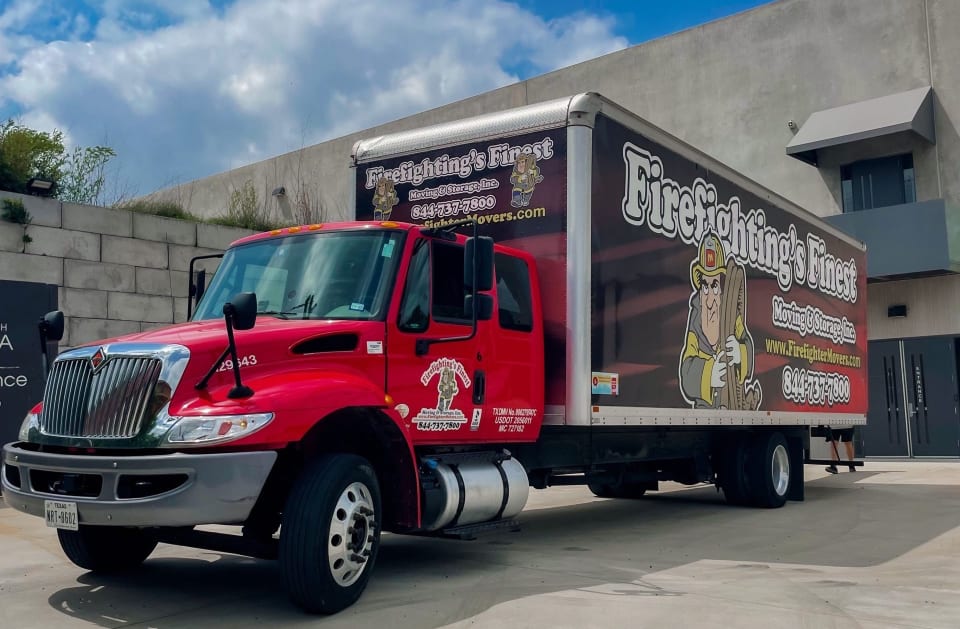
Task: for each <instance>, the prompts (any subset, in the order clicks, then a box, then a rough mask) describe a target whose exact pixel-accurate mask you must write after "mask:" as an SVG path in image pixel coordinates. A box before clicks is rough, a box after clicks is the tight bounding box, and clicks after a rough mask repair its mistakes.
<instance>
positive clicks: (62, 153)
mask: <svg viewBox="0 0 960 629" xmlns="http://www.w3.org/2000/svg"><path fill="white" fill-rule="evenodd" d="M115 156H116V153H115V152H114V150H113V149H111V148H109V147H106V146H93V147H81V146H77V147H74V148H73V151H72V152H71V153H68V152H67V149H66V147H65V146H64V144H63V132H61V131H59V130H56V131H53V132H52V133H48V132H45V131H36V130H34V129H30V128H28V127H25V126H23V125H21V124H19V123H16V122H14V121H13V120H12V119H11V120H8V121H7V122H6V123H4V124H3V125H2V126H0V190H9V191H11V192H20V193H26V192H27V182H29V181H30V179H32V178H35V177H36V178H39V179H49V180H51V181H55V182H56V183H57V187H56V189H55V191H54V196H56V197H57V198H58V199H60V200H62V201H67V202H70V203H88V204H90V203H96V202H97V201H98V200H100V196H101V193H102V192H103V189H104V183H105V175H104V173H105V169H106V165H107V163H108V162H109V161H110V160H111V159H112V158H114V157H115Z"/></svg>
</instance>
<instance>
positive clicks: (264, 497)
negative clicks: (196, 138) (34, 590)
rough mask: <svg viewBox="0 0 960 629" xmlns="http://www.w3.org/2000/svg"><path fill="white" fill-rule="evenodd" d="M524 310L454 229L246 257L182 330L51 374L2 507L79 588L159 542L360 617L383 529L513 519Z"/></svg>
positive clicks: (525, 292)
mask: <svg viewBox="0 0 960 629" xmlns="http://www.w3.org/2000/svg"><path fill="white" fill-rule="evenodd" d="M539 292H540V291H539V285H538V283H537V276H536V267H535V262H534V260H533V259H532V258H531V257H530V256H529V255H527V254H525V253H524V252H522V251H516V250H511V249H509V248H507V247H501V246H494V244H493V242H492V240H490V239H489V238H480V237H477V236H473V237H470V238H468V237H466V236H465V235H463V234H457V233H455V231H454V229H453V228H447V229H428V228H423V227H418V226H414V225H410V224H402V223H396V222H383V221H381V222H354V223H338V224H327V225H320V224H317V225H305V226H299V227H291V228H287V229H282V230H274V231H272V232H269V233H263V234H258V235H254V236H251V237H248V238H245V239H243V240H240V241H238V242H236V243H234V244H233V245H232V246H231V247H230V248H229V249H228V250H227V252H226V253H225V255H224V257H223V260H222V262H221V264H220V266H219V268H218V270H217V272H216V274H215V275H214V277H213V279H212V280H211V283H210V285H209V288H208V289H207V290H206V291H205V292H204V294H203V295H202V299H200V301H199V303H198V304H197V308H196V311H195V313H194V314H193V317H192V320H191V321H190V322H188V323H184V324H179V325H174V326H170V327H166V328H162V329H158V330H153V331H149V332H145V333H141V334H136V335H131V336H128V337H122V338H115V339H108V340H104V341H102V342H99V343H97V344H94V345H90V346H87V347H80V348H76V349H74V350H71V351H68V352H65V353H63V354H61V355H60V356H59V357H58V358H57V359H56V360H55V361H54V363H53V365H52V368H51V370H50V374H49V379H48V382H47V386H46V392H45V396H44V400H43V402H42V403H41V404H38V405H37V407H35V408H34V409H33V410H32V411H31V413H30V414H29V415H28V417H27V418H26V419H25V421H24V423H23V427H22V430H21V432H20V441H19V442H16V443H12V444H8V445H7V446H5V448H4V470H3V492H4V495H5V498H6V500H7V502H8V503H9V504H11V506H13V507H14V508H16V509H19V510H21V511H24V512H26V513H30V514H33V515H37V516H40V517H43V518H45V519H46V521H47V524H48V525H49V526H53V527H55V528H56V529H57V533H58V535H59V538H60V542H61V546H62V547H63V549H64V551H65V553H66V554H67V556H68V557H70V559H71V560H73V561H74V562H75V563H77V564H78V565H80V566H81V567H84V568H87V569H92V570H116V569H122V568H129V567H132V566H133V565H136V564H139V563H140V562H141V561H143V560H144V559H145V558H146V557H147V556H148V555H149V554H150V552H151V551H152V550H153V548H154V546H155V545H156V543H157V542H158V541H164V542H169V543H175V544H183V545H188V546H198V547H207V548H211V547H212V548H220V549H226V550H232V551H234V552H242V553H244V554H248V555H253V556H262V557H278V558H280V559H281V561H282V562H283V564H284V565H285V566H287V568H288V571H287V574H288V575H289V580H288V586H289V588H290V589H291V595H292V596H293V598H294V600H296V601H297V602H298V603H300V604H301V605H303V606H304V607H306V608H308V609H313V610H315V611H335V610H336V609H339V608H341V607H342V606H345V605H347V604H350V603H351V602H352V601H353V600H355V597H356V596H359V592H360V590H362V588H363V585H364V583H365V581H366V578H367V577H368V576H369V572H370V570H368V569H366V568H367V566H369V565H371V564H372V563H373V559H374V558H375V554H376V549H377V547H378V544H379V535H380V532H381V531H382V530H388V531H397V532H416V531H420V532H424V533H430V532H431V531H440V530H444V529H450V528H451V527H454V528H455V527H457V526H469V525H471V524H475V523H477V522H482V521H486V520H497V519H504V518H509V517H511V516H513V515H515V514H516V513H517V512H519V511H520V510H521V509H522V508H523V506H524V504H525V501H526V495H527V489H528V482H527V477H526V474H525V472H524V470H523V468H522V466H521V465H520V464H519V463H517V462H516V461H515V460H514V459H512V458H511V457H510V456H509V454H508V453H507V452H506V451H505V450H504V446H505V445H508V444H510V443H515V442H524V441H526V442H530V441H534V440H536V438H537V435H538V432H539V420H540V419H541V417H542V410H543V379H542V373H543V333H542V327H541V317H540V303H539ZM519 410H522V411H523V413H519V412H518V411H519ZM498 420H499V421H498ZM473 444H484V445H483V447H482V448H479V449H478V448H477V447H473ZM492 444H495V445H492ZM478 450H479V451H478ZM458 456H459V457H461V458H462V460H459V459H457V457H458ZM463 457H466V458H463ZM451 461H455V463H452V464H451V463H450V462H451ZM206 524H225V525H237V526H240V527H242V534H241V535H237V536H233V537H231V536H222V535H220V536H218V535H217V534H213V533H209V532H202V531H199V530H198V529H195V527H196V526H199V525H206ZM281 525H282V527H283V529H284V531H285V532H286V534H285V535H281V536H280V537H279V540H278V539H277V536H276V533H277V531H278V530H279V529H280V528H281ZM317 530H325V531H326V534H324V535H322V536H320V537H317V536H315V535H313V534H310V535H304V534H301V533H304V532H307V531H311V532H312V531H317ZM298 531H300V533H298ZM317 566H323V567H325V568H326V569H325V570H319V571H318V570H317ZM304 575H307V576H306V577H305V576H304ZM318 592H320V593H322V594H320V595H319V596H318Z"/></svg>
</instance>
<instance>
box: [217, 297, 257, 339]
mask: <svg viewBox="0 0 960 629" xmlns="http://www.w3.org/2000/svg"><path fill="white" fill-rule="evenodd" d="M223 314H225V315H227V316H229V317H231V318H232V319H233V327H234V328H235V329H237V330H249V329H251V328H253V326H254V325H255V324H256V323H257V294H256V293H239V294H237V295H236V296H235V297H234V298H233V299H231V300H230V301H228V302H227V303H225V304H224V305H223Z"/></svg>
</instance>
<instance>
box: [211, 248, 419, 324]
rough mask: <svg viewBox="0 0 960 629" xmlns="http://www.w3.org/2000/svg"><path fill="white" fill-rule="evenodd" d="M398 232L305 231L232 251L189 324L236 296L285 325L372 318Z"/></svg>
mask: <svg viewBox="0 0 960 629" xmlns="http://www.w3.org/2000/svg"><path fill="white" fill-rule="evenodd" d="M403 236H404V234H403V232H398V231H384V230H376V231H373V230H364V231H352V232H346V231H345V232H326V233H324V232H312V233H308V234H301V235H296V236H289V237H286V238H271V239H268V240H261V241H257V242H253V243H250V244H248V245H242V246H240V247H237V248H236V249H231V250H229V251H227V253H226V254H225V255H224V257H223V261H222V262H221V264H220V267H219V269H217V272H216V274H215V275H214V277H213V279H212V280H211V282H210V287H209V289H208V290H207V291H206V293H205V294H204V296H203V299H202V300H201V301H200V304H199V306H198V307H197V312H196V314H195V315H194V317H193V320H194V321H201V320H204V319H216V318H220V317H222V316H223V304H224V303H225V302H226V301H229V300H230V299H232V298H233V296H234V295H236V294H237V293H241V292H254V293H256V295H257V312H258V313H259V314H269V315H274V316H277V317H281V318H286V319H360V320H370V319H378V318H381V317H382V316H383V315H384V310H385V309H386V307H387V301H388V299H389V296H390V286H391V284H392V280H393V272H394V269H395V267H396V258H397V257H398V256H399V255H400V250H401V244H402V239H403Z"/></svg>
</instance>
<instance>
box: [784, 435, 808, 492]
mask: <svg viewBox="0 0 960 629" xmlns="http://www.w3.org/2000/svg"><path fill="white" fill-rule="evenodd" d="M787 444H788V455H789V459H790V484H789V485H788V486H787V500H794V501H797V502H803V499H804V495H803V485H804V483H803V462H804V459H805V458H806V456H805V454H806V453H805V451H804V447H803V440H802V439H798V438H795V437H792V438H791V437H788V438H787Z"/></svg>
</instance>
